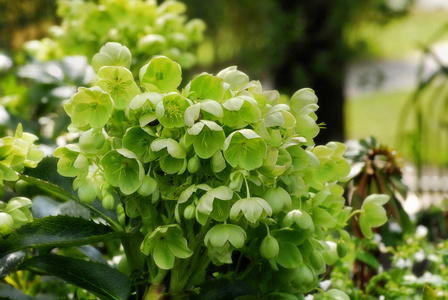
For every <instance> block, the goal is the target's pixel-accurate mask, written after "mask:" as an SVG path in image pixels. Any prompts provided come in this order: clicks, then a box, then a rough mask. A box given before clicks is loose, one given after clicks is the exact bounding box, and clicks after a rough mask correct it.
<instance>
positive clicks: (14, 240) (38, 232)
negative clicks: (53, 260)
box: [0, 216, 119, 257]
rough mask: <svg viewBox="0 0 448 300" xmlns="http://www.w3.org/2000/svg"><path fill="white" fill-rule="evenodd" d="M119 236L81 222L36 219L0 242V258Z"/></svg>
mask: <svg viewBox="0 0 448 300" xmlns="http://www.w3.org/2000/svg"><path fill="white" fill-rule="evenodd" d="M118 234H119V233H114V232H113V230H112V229H111V228H110V227H108V226H106V225H102V224H98V223H95V222H93V221H89V220H86V219H83V218H75V217H69V216H55V217H47V218H43V219H36V220H34V221H33V222H32V223H28V224H26V225H23V226H22V227H20V228H19V229H17V230H16V231H13V232H12V233H11V234H10V235H8V236H6V237H5V238H3V239H2V240H0V249H1V250H0V257H1V256H3V255H5V254H7V253H11V252H14V251H18V250H21V249H26V248H39V247H59V246H72V245H86V244H91V243H94V242H99V241H105V240H109V239H113V238H117V237H118Z"/></svg>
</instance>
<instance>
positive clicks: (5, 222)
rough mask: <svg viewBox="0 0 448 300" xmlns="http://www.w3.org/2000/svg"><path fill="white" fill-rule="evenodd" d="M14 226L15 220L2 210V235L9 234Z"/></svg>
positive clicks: (0, 217)
mask: <svg viewBox="0 0 448 300" xmlns="http://www.w3.org/2000/svg"><path fill="white" fill-rule="evenodd" d="M13 227H14V220H13V219H12V217H11V216H10V215H8V214H7V213H4V212H0V236H3V235H7V234H8V233H10V232H11V231H12V229H13Z"/></svg>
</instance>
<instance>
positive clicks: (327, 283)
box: [319, 280, 331, 291]
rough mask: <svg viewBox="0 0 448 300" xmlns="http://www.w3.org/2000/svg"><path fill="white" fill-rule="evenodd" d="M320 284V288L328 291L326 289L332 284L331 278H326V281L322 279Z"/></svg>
mask: <svg viewBox="0 0 448 300" xmlns="http://www.w3.org/2000/svg"><path fill="white" fill-rule="evenodd" d="M319 285H320V288H321V289H322V290H324V291H326V290H328V288H329V287H330V285H331V280H324V281H321V282H320V284H319Z"/></svg>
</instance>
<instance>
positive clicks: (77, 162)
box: [0, 43, 385, 299]
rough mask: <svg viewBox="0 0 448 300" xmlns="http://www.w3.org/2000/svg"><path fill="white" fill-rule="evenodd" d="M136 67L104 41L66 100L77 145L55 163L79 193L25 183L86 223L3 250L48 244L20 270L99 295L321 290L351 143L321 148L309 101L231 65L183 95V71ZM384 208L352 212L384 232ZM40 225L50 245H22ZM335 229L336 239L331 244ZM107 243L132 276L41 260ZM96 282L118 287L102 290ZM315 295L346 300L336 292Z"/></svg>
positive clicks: (71, 220) (334, 249) (338, 229)
mask: <svg viewBox="0 0 448 300" xmlns="http://www.w3.org/2000/svg"><path fill="white" fill-rule="evenodd" d="M105 57H107V59H105ZM131 61H132V59H131V54H130V51H129V50H128V49H127V48H126V47H124V46H121V45H119V46H118V45H117V44H116V43H115V44H106V45H105V46H104V47H103V48H102V49H101V51H100V53H99V54H98V55H96V56H95V57H94V59H93V65H94V66H95V68H96V69H97V82H96V84H95V85H94V86H93V87H90V88H80V89H79V91H78V92H77V93H76V94H75V95H73V96H72V97H71V99H70V100H69V101H68V102H67V103H66V104H65V110H66V112H67V114H68V115H69V116H70V117H71V120H72V123H71V125H70V126H69V130H70V131H71V132H74V133H78V134H79V142H78V143H76V144H69V145H66V146H64V147H60V148H58V149H56V150H55V152H54V156H56V157H58V158H59V161H58V162H57V170H58V172H59V173H60V174H61V175H63V176H67V177H71V178H73V179H74V180H73V189H74V190H76V191H77V192H74V193H70V191H64V190H61V189H59V188H58V187H57V186H55V185H54V184H53V183H55V182H53V183H49V182H43V181H37V180H36V179H34V178H33V177H32V174H30V175H26V176H22V179H23V180H26V181H28V182H30V183H34V184H38V185H40V186H41V187H42V188H44V189H45V190H47V191H49V192H51V194H52V195H53V197H55V198H59V199H61V200H65V201H67V200H74V201H78V202H79V203H81V204H82V205H83V206H84V207H87V208H88V209H89V210H90V211H91V212H92V218H91V219H90V220H89V219H85V218H75V217H69V216H57V217H46V218H42V219H38V220H35V221H34V222H32V223H30V224H27V225H24V226H22V227H21V228H19V229H18V230H16V231H15V232H14V233H12V234H10V235H9V236H6V237H5V238H4V239H3V240H1V241H0V246H1V247H0V249H2V250H1V251H0V255H2V256H3V255H5V254H7V253H10V252H13V251H16V250H19V249H26V248H30V247H33V248H44V249H43V250H41V251H40V252H38V253H37V254H38V255H36V256H34V257H31V258H28V259H27V260H25V262H24V263H22V264H20V265H19V266H17V267H15V268H16V269H17V268H19V269H33V270H35V269H38V270H41V271H43V272H46V273H50V274H53V275H55V276H58V277H61V278H62V279H64V280H66V281H68V282H71V283H73V284H75V285H78V286H80V287H82V288H84V289H87V290H89V291H91V292H93V293H94V294H95V295H98V296H100V297H103V298H112V299H126V298H128V297H130V296H131V297H133V298H138V299H140V298H144V299H158V298H157V297H161V296H162V295H169V296H170V297H172V299H176V298H177V297H179V298H181V297H187V296H194V295H197V294H199V297H201V295H204V297H207V296H205V295H206V294H207V288H206V284H205V285H204V283H206V282H208V281H210V280H216V281H219V280H225V281H231V282H239V283H244V284H245V285H247V286H249V287H251V292H248V291H247V289H246V291H245V292H241V291H240V294H238V295H240V296H243V295H247V294H250V293H252V294H255V295H257V294H258V295H259V296H260V297H267V298H270V299H302V297H303V294H305V293H308V292H311V291H313V290H314V289H315V288H316V287H317V286H318V283H319V280H320V278H321V277H322V274H324V273H325V272H326V270H327V265H331V264H333V263H335V262H336V260H337V259H338V257H339V256H343V255H344V254H345V253H344V251H342V250H343V249H344V245H345V241H344V239H350V237H349V236H348V233H347V232H345V231H344V230H343V227H344V226H345V225H346V224H347V221H348V219H349V217H350V215H351V207H346V206H345V200H344V198H343V196H342V195H343V192H344V190H343V188H342V187H340V186H339V185H338V181H340V180H344V179H345V178H346V176H347V175H348V174H349V171H350V165H349V164H348V162H347V161H346V160H345V159H344V158H343V154H344V152H345V149H346V147H345V146H344V145H343V144H341V143H336V142H330V143H328V144H327V145H325V146H315V144H314V142H313V138H314V137H315V136H316V135H317V133H318V132H319V127H318V125H317V124H316V119H317V117H316V115H315V111H316V110H317V108H318V106H317V97H316V95H315V94H314V92H313V91H312V90H310V89H301V90H299V91H297V92H296V93H295V94H294V95H293V96H292V97H291V99H289V102H288V104H286V103H282V102H281V101H280V95H279V93H278V92H277V91H264V90H263V88H262V85H261V84H260V82H258V81H250V80H249V77H248V76H247V75H246V74H244V73H243V72H241V71H239V70H237V69H236V67H230V68H227V69H224V70H222V71H221V72H219V73H218V74H217V75H212V74H208V73H202V74H199V75H198V76H197V77H195V78H194V79H193V80H192V81H190V82H189V83H188V84H187V85H186V86H185V87H184V88H182V89H180V88H179V84H180V82H181V79H182V78H181V76H182V71H181V67H180V65H179V64H177V63H176V62H174V61H172V60H170V59H169V58H167V57H164V56H160V57H156V58H153V59H151V60H150V61H149V63H148V64H147V65H145V66H143V67H142V68H141V70H140V72H139V84H138V83H137V82H135V81H134V79H133V78H132V75H131V73H130V70H129V68H130V62H131ZM48 160H49V159H48ZM46 163H47V159H46ZM35 174H36V173H35ZM75 194H77V196H75ZM78 199H79V200H78ZM384 202H385V198H384V197H380V198H378V199H377V198H374V199H373V198H372V199H371V200H369V201H366V202H365V205H366V207H365V209H361V210H359V211H355V212H354V213H353V214H356V213H358V212H359V213H361V217H360V219H361V218H362V219H363V220H364V221H362V223H363V227H364V228H366V229H365V230H366V232H368V230H369V229H370V226H378V225H380V223H382V221H383V211H382V210H381V206H380V205H382V204H384ZM367 206H369V208H368V207H367ZM372 208H374V210H372ZM353 214H352V215H353ZM372 214H378V215H375V216H373V215H372ZM95 221H100V223H97V222H95ZM55 224H57V225H55ZM50 225H52V226H54V227H49V226H50ZM38 226H41V227H38ZM43 227H45V228H43ZM39 228H40V229H39ZM33 230H38V231H39V230H40V231H39V232H40V233H41V236H43V237H45V239H47V240H45V241H39V240H38V238H35V241H34V242H33V243H31V242H29V241H28V240H26V239H25V238H23V236H26V235H27V234H30V233H31V232H33ZM58 230H61V231H62V232H58V234H59V235H58V234H56V233H57V231H58ZM64 230H65V231H64ZM72 231H75V232H76V231H79V232H78V235H77V236H72V235H70V234H69V233H70V232H72ZM67 232H68V233H67ZM334 233H336V235H337V236H339V237H340V238H339V241H338V242H337V243H335V242H332V241H330V240H329V239H334V237H333V238H331V237H330V235H332V234H334ZM36 239H37V240H36ZM110 239H119V240H120V241H121V244H122V247H123V249H124V253H123V258H122V261H121V262H120V264H119V270H121V271H122V272H124V273H125V274H126V275H129V277H128V276H125V275H124V274H122V273H120V272H118V271H116V270H115V269H112V268H110V267H108V266H106V265H101V264H98V263H95V262H91V261H85V260H82V264H81V265H82V267H79V268H75V267H73V269H70V271H71V272H70V274H68V275H67V272H63V271H61V270H58V269H55V268H53V267H51V266H52V264H54V263H63V264H64V265H65V266H66V268H70V267H71V266H74V265H75V264H78V263H79V261H80V260H79V259H75V258H70V257H67V256H62V255H58V254H49V253H46V252H45V249H47V251H48V249H49V248H52V247H53V248H54V247H67V246H71V245H75V246H77V245H80V244H92V243H95V242H97V241H107V240H110ZM341 249H342V250H341ZM345 249H346V248H345ZM34 254H36V253H34ZM338 254H339V255H338ZM14 270H15V269H12V270H11V272H12V271H14ZM64 271H65V270H64ZM86 272H87V273H88V277H85V276H87V275H86ZM99 273H102V274H103V275H102V277H103V278H108V276H110V278H112V279H111V280H109V281H108V282H107V283H103V282H102V281H101V279H99V278H95V276H94V275H95V274H99ZM81 278H82V280H81ZM131 287H132V288H131ZM238 295H237V296H238ZM209 297H211V296H209ZM319 297H321V299H348V298H347V296H346V295H345V294H344V293H342V292H339V291H336V290H330V291H328V292H322V291H319ZM204 299H205V298H204ZM209 299H210V298H209Z"/></svg>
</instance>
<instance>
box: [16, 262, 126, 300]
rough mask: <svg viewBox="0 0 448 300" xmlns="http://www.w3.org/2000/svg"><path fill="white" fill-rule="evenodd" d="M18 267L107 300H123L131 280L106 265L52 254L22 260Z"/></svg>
mask: <svg viewBox="0 0 448 300" xmlns="http://www.w3.org/2000/svg"><path fill="white" fill-rule="evenodd" d="M20 268H21V269H32V270H36V271H40V272H45V273H50V274H52V275H54V276H56V277H59V278H61V279H63V280H65V281H67V282H69V283H72V284H74V285H77V286H79V287H81V288H83V289H86V290H89V291H91V292H94V293H96V294H100V295H103V296H106V297H108V298H110V299H115V300H121V299H123V300H125V299H127V298H128V297H129V296H130V289H131V280H130V278H129V277H127V276H126V275H124V274H122V273H120V272H119V271H117V270H115V269H112V268H111V267H109V266H108V265H107V264H100V263H95V262H90V261H85V260H82V259H76V258H71V257H64V256H60V255H55V254H43V255H40V256H35V257H33V258H31V259H29V260H27V261H25V262H24V263H23V264H22V265H21V266H20Z"/></svg>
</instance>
